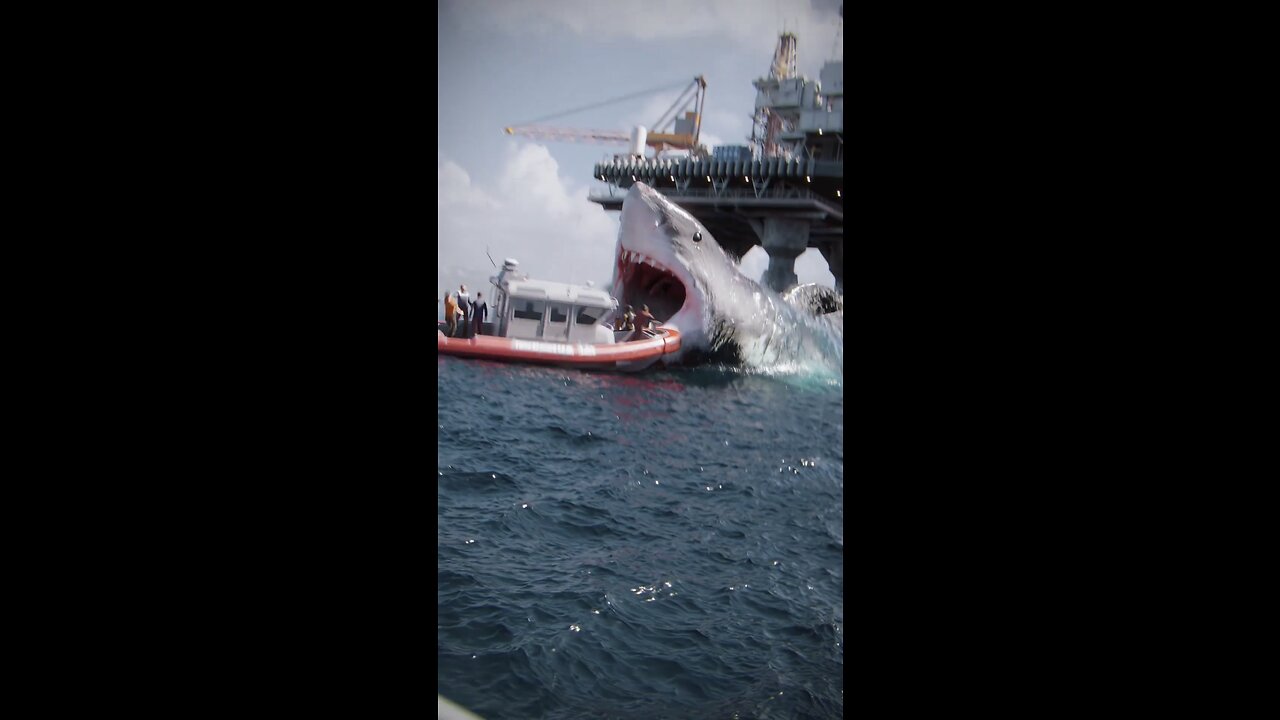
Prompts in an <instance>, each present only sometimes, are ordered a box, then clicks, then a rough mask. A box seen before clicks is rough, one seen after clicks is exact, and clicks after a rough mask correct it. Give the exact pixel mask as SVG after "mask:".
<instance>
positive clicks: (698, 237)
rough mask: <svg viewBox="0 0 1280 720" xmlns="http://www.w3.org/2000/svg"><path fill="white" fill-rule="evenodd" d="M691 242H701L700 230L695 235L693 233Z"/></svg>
mask: <svg viewBox="0 0 1280 720" xmlns="http://www.w3.org/2000/svg"><path fill="white" fill-rule="evenodd" d="M693 241H694V242H702V231H701V230H699V231H698V232H696V233H694V234H693Z"/></svg>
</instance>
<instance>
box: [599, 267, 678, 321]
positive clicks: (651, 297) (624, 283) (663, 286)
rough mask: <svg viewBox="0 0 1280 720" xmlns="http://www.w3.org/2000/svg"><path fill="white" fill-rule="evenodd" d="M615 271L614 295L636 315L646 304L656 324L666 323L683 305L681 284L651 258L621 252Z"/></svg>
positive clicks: (673, 275)
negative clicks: (657, 322)
mask: <svg viewBox="0 0 1280 720" xmlns="http://www.w3.org/2000/svg"><path fill="white" fill-rule="evenodd" d="M616 272H617V277H618V282H617V283H616V284H615V288H614V294H615V296H616V297H617V298H618V301H619V302H621V303H622V305H623V306H624V307H625V306H626V305H630V306H631V307H632V308H634V309H635V311H636V312H639V311H640V309H641V308H642V307H644V306H645V305H648V306H649V312H651V313H653V316H654V317H655V318H657V319H658V321H660V322H666V321H667V320H670V319H671V316H672V315H675V314H676V313H677V312H679V311H680V308H681V307H683V306H684V299H685V289H684V283H683V282H681V281H680V278H678V277H676V275H675V274H674V273H672V272H671V271H670V270H668V269H667V268H666V267H664V266H663V265H662V264H661V263H659V262H658V261H656V260H654V259H653V258H651V257H648V256H646V255H641V254H640V253H635V252H631V251H629V250H623V251H622V252H620V253H619V254H618V263H617V268H616Z"/></svg>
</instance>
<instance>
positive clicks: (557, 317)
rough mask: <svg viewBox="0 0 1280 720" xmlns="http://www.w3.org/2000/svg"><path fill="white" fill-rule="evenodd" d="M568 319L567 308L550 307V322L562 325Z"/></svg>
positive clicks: (561, 306)
mask: <svg viewBox="0 0 1280 720" xmlns="http://www.w3.org/2000/svg"><path fill="white" fill-rule="evenodd" d="M568 319H569V308H568V307H567V306H565V305H552V306H551V322H553V323H562V322H566V321H568Z"/></svg>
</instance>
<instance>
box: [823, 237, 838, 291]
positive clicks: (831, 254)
mask: <svg viewBox="0 0 1280 720" xmlns="http://www.w3.org/2000/svg"><path fill="white" fill-rule="evenodd" d="M818 250H819V251H821V252H822V257H824V258H826V260H827V269H828V270H830V271H831V274H832V275H834V276H835V278H836V292H838V293H843V292H844V239H843V238H841V239H839V240H836V241H835V242H830V243H823V244H822V245H821V246H819V247H818Z"/></svg>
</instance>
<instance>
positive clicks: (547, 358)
mask: <svg viewBox="0 0 1280 720" xmlns="http://www.w3.org/2000/svg"><path fill="white" fill-rule="evenodd" d="M656 332H657V335H655V336H653V337H651V338H645V339H644V340H631V341H628V342H620V343H608V344H598V343H553V342H546V341H543V340H519V339H514V338H502V337H491V336H489V335H478V336H476V337H471V338H451V337H448V336H447V335H445V334H444V333H443V332H441V331H440V330H439V329H437V330H436V351H437V352H438V353H439V354H441V355H455V356H457V357H468V358H483V359H485V360H503V361H511V362H527V363H541V364H549V365H560V366H563V367H580V368H594V369H617V370H642V369H644V368H646V367H648V366H650V365H652V364H653V363H655V362H657V361H658V359H659V358H661V357H662V356H663V355H667V354H670V353H673V352H675V351H677V350H679V349H680V333H679V331H677V330H675V329H674V328H667V327H659V328H657V330H656Z"/></svg>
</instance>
